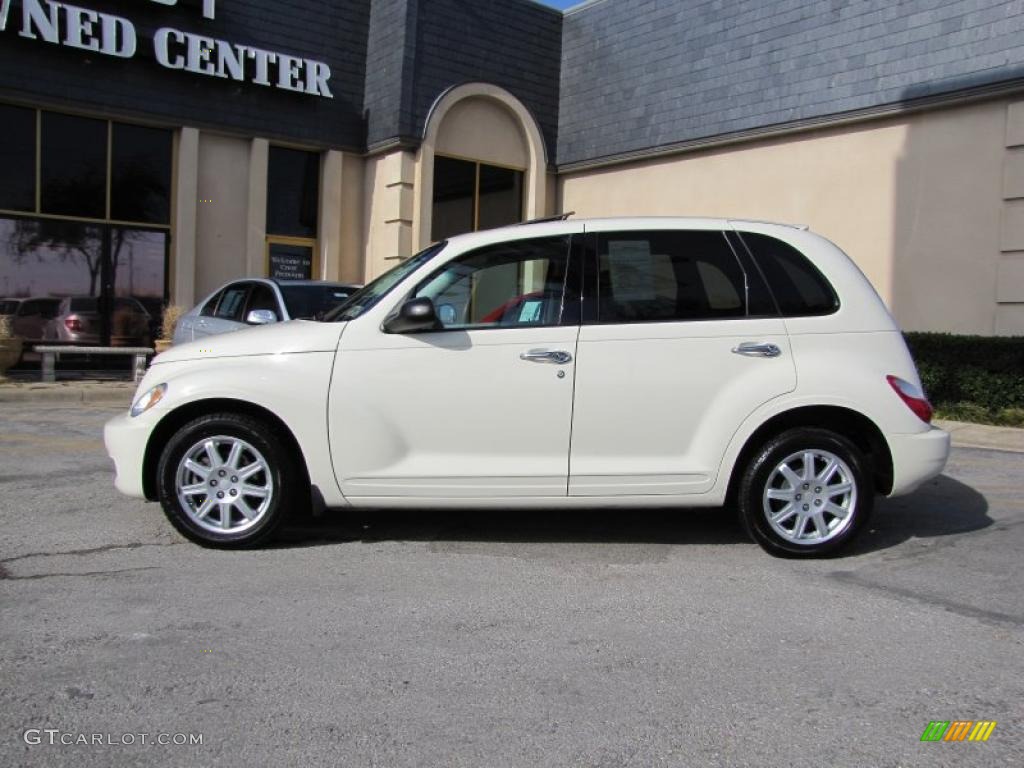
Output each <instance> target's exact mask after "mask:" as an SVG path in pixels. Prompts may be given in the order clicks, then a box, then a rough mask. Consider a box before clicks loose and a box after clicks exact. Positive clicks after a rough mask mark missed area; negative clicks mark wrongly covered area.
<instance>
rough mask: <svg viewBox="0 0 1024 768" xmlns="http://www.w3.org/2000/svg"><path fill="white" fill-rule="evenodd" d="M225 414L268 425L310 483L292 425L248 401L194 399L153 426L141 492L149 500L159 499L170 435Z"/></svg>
mask: <svg viewBox="0 0 1024 768" xmlns="http://www.w3.org/2000/svg"><path fill="white" fill-rule="evenodd" d="M224 412H230V413H238V414H241V415H244V416H251V417H253V418H256V419H260V420H261V421H264V422H266V423H267V424H269V425H270V426H271V427H272V428H274V429H275V430H276V431H277V432H278V433H279V435H280V436H281V437H282V439H284V440H285V442H286V443H287V444H288V448H289V449H290V450H291V452H292V455H294V456H296V457H297V458H298V465H299V468H300V469H301V471H302V473H303V475H304V476H305V478H306V480H307V481H308V480H309V468H308V467H307V466H306V459H305V456H304V454H303V452H302V449H301V447H300V446H299V441H298V440H297V439H296V437H295V434H294V433H293V432H292V430H291V429H290V428H289V426H288V425H287V424H286V423H285V422H284V421H282V420H281V418H280V417H279V416H278V415H277V414H275V413H274V412H273V411H270V410H268V409H266V408H264V407H263V406H261V405H257V404H256V403H252V402H249V401H248V400H236V399H233V398H225V397H218V398H207V399H203V400H193V401H191V402H188V403H184V404H182V405H180V406H179V407H177V408H175V409H174V410H173V411H171V412H170V413H168V414H167V415H166V416H164V417H163V418H162V419H161V420H160V422H159V423H158V424H157V425H156V427H154V429H153V431H152V433H151V434H150V436H149V440H148V441H147V442H146V451H145V454H144V456H143V459H142V489H143V492H144V493H145V495H146V499H147V500H149V501H156V500H157V487H156V486H157V477H156V473H157V465H158V464H159V463H160V452H161V451H162V450H163V447H164V446H165V445H166V444H167V441H168V440H170V438H171V436H172V435H173V434H174V433H175V432H177V431H178V430H179V429H180V428H181V427H182V426H183V425H185V424H187V423H188V422H190V421H192V420H193V419H197V418H199V417H200V416H206V415H208V414H211V413H224Z"/></svg>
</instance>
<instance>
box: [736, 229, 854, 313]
mask: <svg viewBox="0 0 1024 768" xmlns="http://www.w3.org/2000/svg"><path fill="white" fill-rule="evenodd" d="M739 234H740V238H741V239H742V240H743V243H744V244H745V245H746V247H747V249H748V250H749V251H750V254H751V256H752V257H753V259H754V261H755V263H756V264H757V266H758V267H760V269H761V272H762V273H764V277H765V280H767V282H768V287H769V288H770V290H771V292H772V294H773V295H774V297H775V301H776V302H777V303H778V305H779V311H780V312H781V314H782V316H783V317H801V316H807V315H829V314H832V313H833V312H835V311H836V310H837V309H839V297H838V295H837V294H836V292H835V289H834V288H833V287H832V285H831V284H830V283H829V282H828V280H826V279H825V276H824V275H822V274H821V272H819V271H818V268H817V267H815V266H814V265H813V264H812V263H811V262H810V260H809V259H808V258H807V257H806V256H804V255H803V254H802V253H800V251H798V250H797V249H796V248H794V247H793V246H791V245H789V243H784V242H782V241H781V240H778V239H776V238H774V237H770V236H768V235H761V234H755V233H753V232H740V233H739Z"/></svg>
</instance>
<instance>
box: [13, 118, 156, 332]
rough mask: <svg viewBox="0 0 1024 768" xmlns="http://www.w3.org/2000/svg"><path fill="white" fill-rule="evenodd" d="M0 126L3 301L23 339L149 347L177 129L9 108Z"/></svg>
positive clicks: (154, 325) (154, 326) (152, 329)
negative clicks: (1, 132) (14, 314)
mask: <svg viewBox="0 0 1024 768" xmlns="http://www.w3.org/2000/svg"><path fill="white" fill-rule="evenodd" d="M0 125H3V128H4V142H3V146H2V147H0V300H2V301H3V302H4V303H5V306H9V307H10V306H13V307H14V308H15V309H16V311H17V317H18V319H19V322H18V323H17V325H16V330H17V333H18V335H20V336H22V337H23V338H24V339H25V341H26V343H27V344H28V345H29V347H30V348H31V345H32V344H37V343H40V342H44V341H48V342H56V343H60V344H70V345H88V346H97V345H99V346H108V345H111V344H114V345H122V344H129V345H133V346H150V345H151V344H152V342H153V339H154V336H155V334H156V332H157V331H158V329H159V325H160V319H161V314H162V312H163V306H164V303H165V302H166V299H167V260H168V244H169V242H170V227H169V222H170V187H171V165H172V149H171V147H172V133H171V131H169V130H164V129H159V128H147V127H143V126H136V125H128V124H123V123H116V124H115V123H112V122H111V121H109V120H102V119H94V118H86V117H77V116H73V115H64V114H59V113H55V112H47V111H41V110H34V109H24V108H21V107H12V106H7V105H0ZM40 308H42V309H40ZM43 310H45V311H43Z"/></svg>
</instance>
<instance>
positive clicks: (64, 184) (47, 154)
mask: <svg viewBox="0 0 1024 768" xmlns="http://www.w3.org/2000/svg"><path fill="white" fill-rule="evenodd" d="M42 114H43V124H42V133H41V136H42V140H41V153H40V160H41V164H40V179H39V183H40V187H41V189H40V196H41V206H40V207H41V208H42V210H41V213H54V214H59V215H61V216H83V217H86V218H91V219H102V218H106V213H107V194H106V192H107V130H108V124H107V122H106V121H105V120H94V119H92V118H88V117H75V116H73V115H61V114H57V113H55V112H43V113H42Z"/></svg>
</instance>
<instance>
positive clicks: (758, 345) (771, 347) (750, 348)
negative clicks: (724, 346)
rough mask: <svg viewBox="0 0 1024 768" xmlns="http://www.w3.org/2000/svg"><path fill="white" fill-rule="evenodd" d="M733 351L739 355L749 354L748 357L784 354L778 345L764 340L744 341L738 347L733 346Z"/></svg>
mask: <svg viewBox="0 0 1024 768" xmlns="http://www.w3.org/2000/svg"><path fill="white" fill-rule="evenodd" d="M732 351H733V353H735V354H737V355H747V356H748V357H778V356H779V355H781V354H782V350H781V349H779V347H778V345H776V344H768V343H767V342H763V341H744V342H743V343H742V344H740V345H739V346H738V347H733V348H732Z"/></svg>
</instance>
